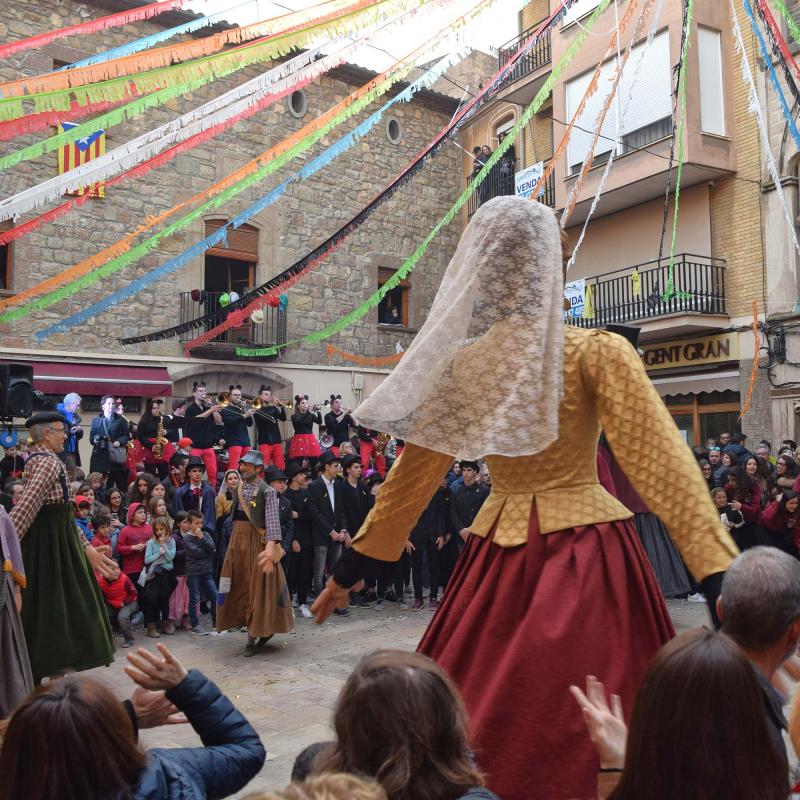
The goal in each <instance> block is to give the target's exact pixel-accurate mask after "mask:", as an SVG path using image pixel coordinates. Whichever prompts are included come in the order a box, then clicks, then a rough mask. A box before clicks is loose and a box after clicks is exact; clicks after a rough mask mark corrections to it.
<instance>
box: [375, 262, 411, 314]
mask: <svg viewBox="0 0 800 800" xmlns="http://www.w3.org/2000/svg"><path fill="white" fill-rule="evenodd" d="M394 274H395V271H394V270H393V269H386V268H385V267H380V268H379V269H378V288H380V287H381V286H383V284H384V283H386V281H388V280H389V278H391V277H393V276H394ZM410 298H411V281H409V280H404V281H400V284H399V285H398V286H396V287H395V288H394V289H392V290H391V291H390V292H389V293H388V294H387V295H386V297H385V298H384V299H383V300H382V301H381V304H380V306H378V324H380V325H402V326H403V327H405V328H408V327H409V305H410V302H409V301H410Z"/></svg>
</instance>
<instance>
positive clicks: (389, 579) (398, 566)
mask: <svg viewBox="0 0 800 800" xmlns="http://www.w3.org/2000/svg"><path fill="white" fill-rule="evenodd" d="M406 571H408V573H409V577H410V572H411V559H410V558H409V557H408V553H406V552H405V551H404V552H403V555H401V556H400V558H399V559H398V560H397V561H395V562H394V563H389V562H387V563H385V564H384V565H383V569H382V571H381V574H380V577H379V578H378V599H379V600H383V599H384V597H386V590H387V589H388V588H389V587H390V586H393V587H394V593H395V595H396V596H397V599H398V600H402V598H403V587H404V586H405V575H406Z"/></svg>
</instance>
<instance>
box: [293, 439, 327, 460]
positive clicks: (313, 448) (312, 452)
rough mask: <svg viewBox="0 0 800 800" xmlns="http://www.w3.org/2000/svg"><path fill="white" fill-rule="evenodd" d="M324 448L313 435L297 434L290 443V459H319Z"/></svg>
mask: <svg viewBox="0 0 800 800" xmlns="http://www.w3.org/2000/svg"><path fill="white" fill-rule="evenodd" d="M321 455H322V448H321V447H320V445H319V440H318V439H317V437H316V436H314V434H313V433H296V434H295V435H294V436H292V441H291V442H290V443H289V458H319V457H320V456H321Z"/></svg>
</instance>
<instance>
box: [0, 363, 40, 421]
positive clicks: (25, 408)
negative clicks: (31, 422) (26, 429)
mask: <svg viewBox="0 0 800 800" xmlns="http://www.w3.org/2000/svg"><path fill="white" fill-rule="evenodd" d="M34 396H35V395H34V391H33V367H29V366H28V365H27V364H15V363H14V362H10V363H6V364H0V419H13V418H14V417H29V416H30V415H31V414H32V413H33V401H34Z"/></svg>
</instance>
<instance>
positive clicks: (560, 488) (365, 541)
mask: <svg viewBox="0 0 800 800" xmlns="http://www.w3.org/2000/svg"><path fill="white" fill-rule="evenodd" d="M489 335H491V334H489ZM532 413H535V411H533V412H532ZM601 427H602V430H603V431H604V433H605V435H606V438H607V439H608V442H609V444H610V445H611V448H612V450H613V451H614V455H615V457H616V459H617V461H618V462H619V464H620V466H621V467H622V468H623V469H624V470H625V473H626V474H627V476H628V478H629V479H630V481H631V483H632V484H633V487H634V488H635V489H636V491H637V492H638V493H639V494H640V495H641V497H642V499H643V500H644V501H645V503H647V505H648V506H649V507H650V509H651V510H652V511H653V512H654V513H655V514H657V515H658V516H659V517H661V519H662V520H663V522H664V524H665V525H666V526H667V528H668V529H669V532H670V534H671V536H672V538H673V539H674V540H675V543H676V544H677V546H678V548H679V550H680V552H681V555H682V556H683V558H684V560H685V561H686V564H687V566H688V567H689V569H690V570H691V572H692V573H693V575H694V576H695V578H696V579H697V580H702V579H703V578H705V577H706V576H708V575H711V574H713V573H715V572H722V571H724V570H725V569H727V567H728V565H729V564H730V562H731V560H732V559H733V558H735V556H736V555H737V553H738V549H737V548H736V546H735V545H734V543H733V540H732V539H731V538H730V536H729V535H728V533H727V531H726V530H725V528H724V527H723V525H722V523H721V522H720V518H719V513H718V512H717V510H716V509H715V507H714V504H713V503H712V501H711V498H710V496H709V492H708V489H707V488H706V483H705V481H704V480H703V478H702V475H701V473H700V470H699V469H698V467H697V462H696V461H695V459H694V457H693V455H692V453H691V451H690V450H689V447H688V446H687V445H686V443H685V442H684V441H683V439H682V438H681V436H680V434H679V433H678V429H677V428H676V427H675V423H674V422H673V420H672V417H671V416H670V413H669V412H668V411H667V409H666V407H665V406H664V404H663V402H662V401H661V398H660V397H659V395H658V393H657V392H656V390H655V389H654V388H653V385H652V383H651V382H650V379H649V378H648V377H647V374H646V373H645V370H644V367H643V366H642V363H641V360H640V359H639V357H638V355H637V353H636V351H635V350H634V348H633V347H631V345H630V344H629V343H628V342H627V341H626V340H625V339H623V338H622V337H620V336H617V335H616V334H613V333H607V332H606V331H597V330H584V329H582V328H575V327H572V326H566V328H565V331H564V397H563V399H562V401H561V406H560V408H559V433H560V435H559V438H558V440H557V441H556V442H554V443H553V444H552V445H550V447H548V448H546V449H545V450H543V451H542V452H540V453H537V454H536V455H533V456H522V457H517V458H508V457H502V456H492V455H489V456H487V457H486V462H487V464H488V467H489V470H490V472H491V475H492V491H491V494H490V495H489V497H488V498H487V500H486V502H485V503H484V505H483V507H482V508H481V510H480V512H479V513H478V516H477V517H476V518H475V521H474V522H473V524H472V526H471V530H472V532H473V533H474V534H475V535H477V536H487V535H488V534H489V533H490V531H491V530H492V528H493V527H494V526H495V523H496V525H497V527H496V530H495V533H494V538H493V541H494V543H495V544H497V545H500V546H501V547H515V546H517V545H520V544H523V543H524V542H525V541H526V540H527V538H528V522H529V519H530V515H531V513H536V514H537V515H538V520H539V530H540V531H541V533H542V534H548V533H553V532H555V531H562V530H565V529H569V528H573V527H576V526H579V525H587V524H590V523H596V522H610V521H612V520H621V519H628V518H630V517H631V516H632V514H631V512H630V511H629V510H628V509H627V508H626V507H625V506H624V505H622V503H620V502H619V501H618V500H617V499H615V498H614V497H612V496H611V495H610V494H609V493H608V492H607V491H606V490H605V489H603V487H602V486H601V485H600V484H599V482H598V479H597V442H598V437H599V434H600V430H601ZM656 442H657V443H658V445H657V449H658V458H654V449H655V443H656ZM452 461H453V454H450V453H437V452H435V451H433V450H427V449H425V448H422V447H418V446H415V445H413V444H411V443H409V444H408V445H407V446H406V448H405V450H404V451H403V454H402V456H401V458H400V459H399V460H398V462H397V464H396V465H395V466H394V467H393V469H392V470H391V471H390V472H389V475H388V478H387V480H386V483H384V484H383V486H382V487H381V489H380V493H379V495H378V501H377V503H376V504H375V507H374V508H373V509H372V511H371V512H370V514H369V516H368V517H367V519H366V521H365V523H364V525H363V526H362V527H361V530H360V531H359V533H358V535H357V536H356V538H355V541H354V544H353V546H354V547H355V549H356V550H357V551H358V552H360V553H363V554H364V555H368V556H372V557H373V558H378V559H381V560H383V561H395V560H396V559H398V558H399V557H400V554H401V552H402V549H403V545H404V543H405V541H406V539H407V538H408V535H409V533H410V531H411V529H412V528H413V527H414V525H415V523H416V521H417V518H418V517H419V515H420V514H421V513H422V511H423V510H424V509H425V507H426V506H427V504H428V502H429V501H430V498H431V497H432V496H433V493H434V491H435V490H436V488H437V487H438V486H439V485H440V483H441V480H442V477H443V476H444V475H445V474H446V473H447V470H448V468H449V467H450V465H451V463H452ZM534 501H535V512H534V511H533V509H534Z"/></svg>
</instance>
